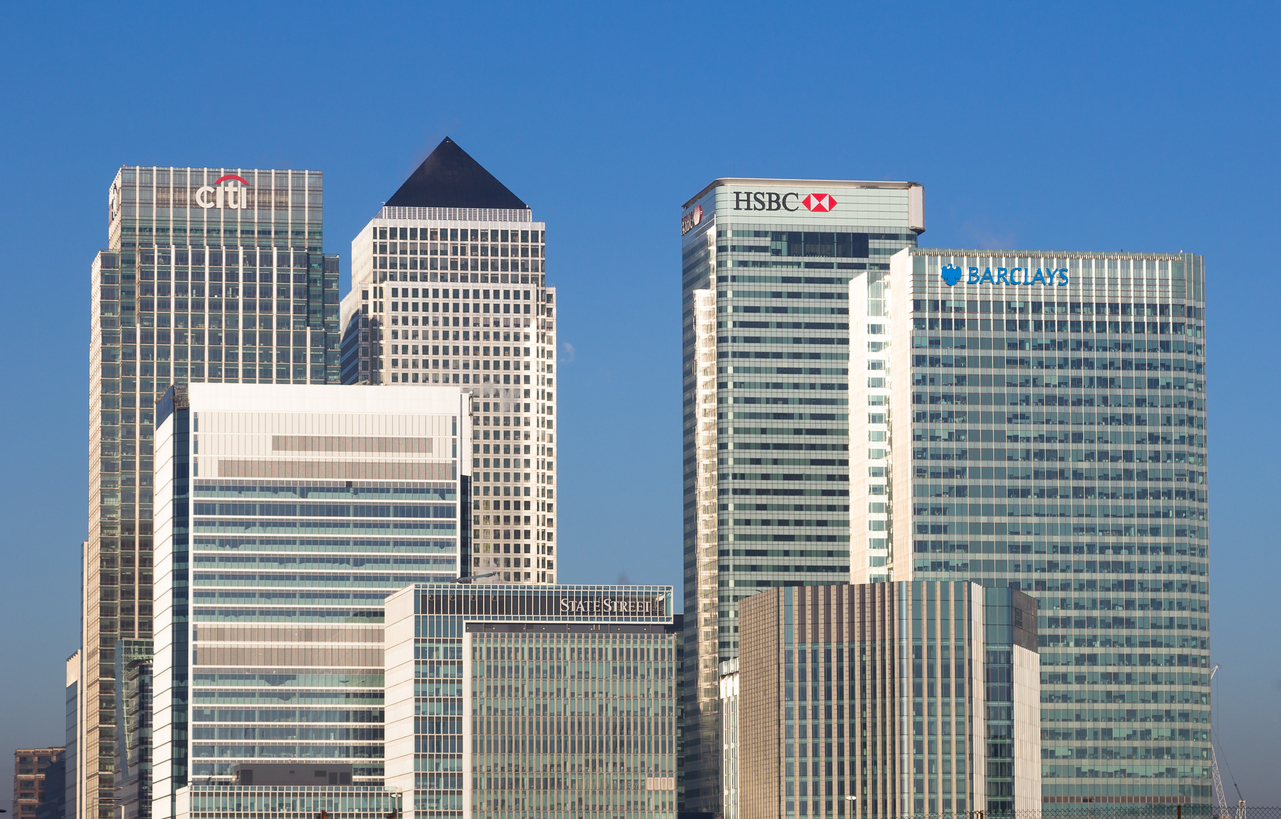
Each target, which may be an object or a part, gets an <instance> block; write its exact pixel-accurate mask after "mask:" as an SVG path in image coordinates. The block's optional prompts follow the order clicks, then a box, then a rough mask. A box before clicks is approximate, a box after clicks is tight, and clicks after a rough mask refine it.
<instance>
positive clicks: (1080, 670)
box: [850, 249, 1211, 806]
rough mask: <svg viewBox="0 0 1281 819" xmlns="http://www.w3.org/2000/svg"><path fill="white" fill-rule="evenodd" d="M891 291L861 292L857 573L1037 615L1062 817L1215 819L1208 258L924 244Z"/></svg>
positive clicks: (906, 255)
mask: <svg viewBox="0 0 1281 819" xmlns="http://www.w3.org/2000/svg"><path fill="white" fill-rule="evenodd" d="M883 285H884V286H883V287H882V288H881V290H878V291H876V292H875V293H873V292H872V289H871V286H868V287H866V288H864V286H863V285H862V283H860V282H857V281H855V282H852V283H851V286H850V307H851V311H852V314H853V316H854V317H855V318H852V320H851V322H850V324H851V331H850V350H851V355H850V396H851V398H852V399H854V400H859V398H860V395H863V396H864V398H863V399H862V400H863V401H864V403H865V406H858V407H855V408H852V410H851V414H850V440H851V451H850V466H851V468H850V474H851V477H852V479H853V480H854V481H855V482H854V483H852V484H851V494H852V498H851V500H852V503H851V515H850V518H851V523H850V526H851V531H852V532H854V533H857V537H855V538H854V539H853V541H852V544H851V546H852V548H851V561H852V564H851V565H852V575H853V578H854V580H855V581H860V580H866V579H875V578H876V577H878V576H882V575H883V576H888V577H890V578H892V579H894V580H935V579H949V580H950V579H965V580H973V581H976V582H980V583H982V584H983V585H984V586H996V587H1009V588H1016V589H1021V590H1022V591H1024V592H1026V593H1028V594H1031V595H1033V596H1035V597H1036V598H1037V600H1038V601H1039V603H1040V618H1041V620H1040V628H1039V633H1040V640H1041V665H1042V688H1041V696H1042V711H1041V717H1042V736H1043V739H1044V746H1043V750H1044V759H1043V765H1044V771H1045V778H1044V781H1043V785H1044V790H1043V796H1044V800H1045V802H1047V803H1069V804H1071V803H1090V804H1092V805H1095V806H1097V805H1098V804H1100V803H1134V802H1149V803H1165V804H1175V803H1180V802H1181V803H1185V804H1186V803H1195V802H1200V803H1203V804H1208V802H1209V800H1210V798H1211V794H1210V787H1211V779H1210V770H1209V769H1210V721H1209V719H1210V711H1209V709H1210V703H1209V694H1210V688H1209V673H1210V669H1209V664H1210V657H1209V638H1210V630H1209V626H1210V622H1209V617H1210V613H1209V588H1208V584H1207V579H1208V575H1207V569H1206V566H1207V563H1206V559H1207V545H1208V542H1207V531H1206V517H1207V504H1206V492H1207V484H1206V405H1205V384H1206V381H1205V346H1204V345H1205V301H1204V285H1205V272H1204V259H1203V258H1202V257H1200V256H1195V255H1192V254H1185V253H1169V254H1163V253H1080V252H1067V251H1045V252H1042V251H992V250H923V249H909V250H905V251H902V252H900V253H898V254H897V255H895V256H894V258H893V260H892V261H891V270H890V275H889V277H888V279H887V280H886V281H885V282H884V283H883ZM863 481H865V482H866V483H865V484H863V483H861V482H863ZM1175 713H1178V714H1179V719H1180V722H1179V724H1178V725H1174V724H1170V723H1169V722H1167V720H1168V719H1169V717H1168V716H1167V715H1172V714H1175Z"/></svg>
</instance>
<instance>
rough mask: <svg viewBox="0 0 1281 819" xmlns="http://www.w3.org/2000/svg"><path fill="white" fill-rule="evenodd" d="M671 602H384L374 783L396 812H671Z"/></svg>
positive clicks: (635, 592) (436, 590) (621, 592)
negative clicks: (381, 715)
mask: <svg viewBox="0 0 1281 819" xmlns="http://www.w3.org/2000/svg"><path fill="white" fill-rule="evenodd" d="M671 604H672V593H671V588H670V587H658V586H548V587H542V588H539V589H537V590H536V591H535V590H531V589H521V588H520V587H513V586H476V587H473V588H463V589H459V588H458V587H440V586H434V587H430V586H425V587H419V588H416V589H408V590H405V591H403V592H400V593H398V594H397V595H395V596H393V597H392V598H389V599H388V601H387V634H388V649H387V687H388V705H387V712H388V721H387V735H388V736H387V747H388V760H387V782H388V784H390V785H393V786H396V787H399V788H401V789H402V790H404V792H405V793H407V794H408V793H411V792H412V794H413V796H412V805H410V804H406V809H407V810H410V811H412V817H428V816H453V817H461V816H463V815H464V814H466V815H469V816H476V817H512V818H513V819H514V817H533V816H545V817H558V819H562V818H564V819H567V818H568V817H571V816H572V817H582V816H611V817H645V816H666V817H675V815H676V737H677V726H676V719H677V714H676V704H677V701H676V688H677V675H678V659H679V649H680V646H679V642H680V634H679V628H680V626H679V617H678V616H676V617H674V616H673V615H672V613H671ZM411 706H412V707H411ZM409 801H410V800H407V802H409Z"/></svg>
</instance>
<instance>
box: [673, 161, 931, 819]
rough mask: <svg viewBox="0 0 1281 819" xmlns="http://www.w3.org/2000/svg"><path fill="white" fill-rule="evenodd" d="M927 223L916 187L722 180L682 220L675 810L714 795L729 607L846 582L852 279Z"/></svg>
mask: <svg viewBox="0 0 1281 819" xmlns="http://www.w3.org/2000/svg"><path fill="white" fill-rule="evenodd" d="M924 230H925V219H924V198H923V191H922V188H921V186H920V185H916V184H913V183H908V182H849V181H815V180H787V179H781V180H779V179H718V180H716V181H714V182H712V183H711V184H710V185H708V186H707V187H706V188H704V189H703V190H702V191H700V192H699V193H698V195H697V196H695V197H694V198H692V199H690V200H689V201H688V202H686V203H685V206H684V211H683V214H682V218H681V234H682V242H681V251H682V269H681V291H682V297H683V300H682V307H681V309H682V332H683V339H684V341H683V352H682V356H683V357H682V373H683V393H684V394H683V400H684V403H683V413H684V423H683V430H682V432H683V436H684V462H685V468H684V495H685V505H684V519H685V526H684V530H685V535H684V550H685V578H684V583H685V629H686V634H685V657H686V666H685V671H684V674H685V696H686V701H685V706H684V711H685V717H686V723H685V734H684V736H683V738H682V742H683V744H684V753H685V754H686V759H685V762H684V764H683V766H682V772H683V775H684V777H685V781H684V794H685V807H686V809H688V810H690V811H698V812H714V811H717V810H719V802H720V789H721V785H720V777H719V767H720V766H719V759H720V733H721V732H720V726H719V722H718V708H719V685H720V680H719V676H720V675H719V668H720V663H721V662H722V661H725V660H731V659H733V658H734V657H736V656H737V655H738V620H737V617H736V615H737V608H738V601H739V600H740V599H742V598H743V597H746V596H748V595H751V594H755V593H756V592H758V591H760V590H761V589H762V588H768V587H771V586H789V585H812V584H829V583H845V582H847V581H848V580H849V576H850V575H849V559H850V553H849V550H850V537H849V528H848V527H849V503H850V499H849V489H850V483H849V481H850V475H849V452H848V448H849V439H848V437H847V434H848V424H849V419H848V413H849V409H850V407H849V404H850V400H851V396H850V395H849V393H848V392H847V391H846V383H847V381H848V371H847V367H848V366H849V365H848V361H847V359H848V358H849V348H848V344H849V335H850V315H849V312H850V311H849V283H850V282H851V281H852V280H855V279H863V280H865V281H867V282H869V283H871V285H870V286H871V287H873V288H874V287H876V286H879V284H880V282H881V281H882V280H883V279H884V278H885V277H886V276H888V274H889V259H890V256H891V255H892V254H894V253H896V252H897V251H899V250H900V249H902V248H904V247H913V246H915V244H916V239H917V236H918V235H919V234H920V233H921V232H922V231H924Z"/></svg>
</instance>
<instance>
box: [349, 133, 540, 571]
mask: <svg viewBox="0 0 1281 819" xmlns="http://www.w3.org/2000/svg"><path fill="white" fill-rule="evenodd" d="M545 239H546V232H545V225H544V224H543V223H542V222H535V221H533V215H532V213H531V211H530V209H529V207H528V206H527V205H526V204H525V203H524V202H522V201H521V200H520V199H518V198H517V197H516V196H515V195H514V194H513V193H512V192H511V191H509V190H507V188H506V187H504V186H503V184H502V183H501V182H499V181H498V180H497V179H495V178H494V177H493V176H492V175H490V173H489V172H488V171H486V170H485V169H484V168H482V167H481V166H480V165H479V164H478V163H477V162H476V160H474V159H472V158H471V157H470V156H468V155H467V154H466V153H465V152H464V151H463V149H462V148H459V147H458V145H457V144H455V143H454V141H453V140H450V139H445V140H444V141H443V142H441V143H440V145H438V146H437V147H436V149H435V150H434V151H432V153H431V155H430V156H428V157H427V159H425V160H424V161H423V163H422V165H420V166H419V167H418V169H417V170H416V171H414V173H413V174H412V175H411V176H410V177H409V179H407V180H406V181H405V183H404V184H403V185H401V186H400V189H399V190H397V191H396V193H395V194H394V195H393V196H392V197H391V199H389V200H387V204H386V205H385V206H384V207H383V208H382V210H380V211H379V213H378V216H376V217H375V218H374V219H373V220H372V221H370V223H369V224H368V225H366V226H365V228H364V230H362V231H361V232H360V235H358V236H357V237H356V238H355V240H354V241H352V243H351V251H352V287H351V293H349V294H348V295H347V296H346V297H345V298H344V299H343V304H342V324H343V328H344V336H343V365H342V379H343V383H344V384H419V385H431V384H456V385H459V386H460V387H461V389H462V390H463V391H464V392H466V393H468V394H470V395H472V396H474V397H475V400H474V401H473V402H472V413H473V416H474V417H473V420H472V441H471V447H472V458H473V459H474V462H475V472H474V473H473V478H474V479H475V490H474V492H473V493H472V507H473V512H474V513H475V520H474V523H473V532H472V537H473V541H474V552H473V553H472V554H471V555H470V556H469V557H470V560H469V566H468V567H467V571H470V572H474V573H485V572H489V571H499V572H501V579H502V580H503V581H504V582H512V583H555V582H556V561H557V555H556V383H555V381H556V376H555V370H556V320H555V298H556V289H555V288H554V287H548V286H547V283H546V270H545V268H544V256H545V253H544V240H545Z"/></svg>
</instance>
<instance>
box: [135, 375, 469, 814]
mask: <svg viewBox="0 0 1281 819" xmlns="http://www.w3.org/2000/svg"><path fill="white" fill-rule="evenodd" d="M470 400H471V399H470V397H469V396H465V395H463V394H462V393H461V391H459V390H458V389H456V388H445V387H440V388H437V389H435V390H430V391H424V390H415V389H412V388H401V387H389V388H386V389H382V388H371V387H352V386H342V385H331V386H319V385H308V386H303V385H287V386H286V385H256V386H248V385H229V384H221V385H214V384H193V385H190V386H189V387H188V394H187V395H186V396H183V395H182V394H181V393H180V392H178V391H176V390H171V391H170V392H168V393H166V395H165V397H164V399H163V400H162V401H161V402H160V404H158V406H157V418H156V421H157V431H156V458H157V469H156V476H157V484H156V510H157V511H156V618H155V620H156V630H155V635H156V636H155V646H156V651H155V659H154V663H153V669H154V670H153V678H154V683H153V685H154V698H153V702H154V718H153V736H154V749H155V750H154V762H153V765H152V772H153V777H152V781H153V786H152V793H153V815H154V816H155V817H156V819H172V817H174V816H175V811H176V805H177V804H178V803H179V802H180V801H181V799H180V796H181V794H183V790H182V789H183V788H185V787H187V786H189V785H196V784H197V783H198V782H199V783H204V784H207V783H208V782H209V781H210V779H211V778H214V777H216V778H218V779H220V780H222V781H226V779H227V778H228V777H229V776H230V775H231V773H232V771H233V767H234V766H235V765H236V764H238V763H252V762H256V761H257V762H269V761H298V762H300V763H342V764H349V765H351V766H352V775H353V776H354V780H353V782H354V783H355V784H366V785H368V784H381V780H382V777H383V628H382V624H383V600H384V598H386V597H387V595H389V594H391V593H392V592H394V591H396V590H398V589H401V588H404V587H406V586H412V585H413V584H415V583H424V582H431V581H447V580H450V579H453V578H456V577H458V575H459V569H460V559H461V554H462V553H463V550H464V549H463V542H464V541H465V540H466V538H467V533H468V527H467V523H468V517H469V513H470V509H469V506H468V504H467V495H468V491H469V488H468V486H469V463H470V456H471V453H470V452H469V451H468V449H467V447H466V446H465V445H464V444H463V443H462V442H465V441H466V440H467V439H468V435H467V433H468V431H469V430H468V427H469V424H470V417H471V416H470V411H469V406H468V404H469V402H470ZM259 784H261V783H259ZM182 798H185V797H182Z"/></svg>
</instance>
